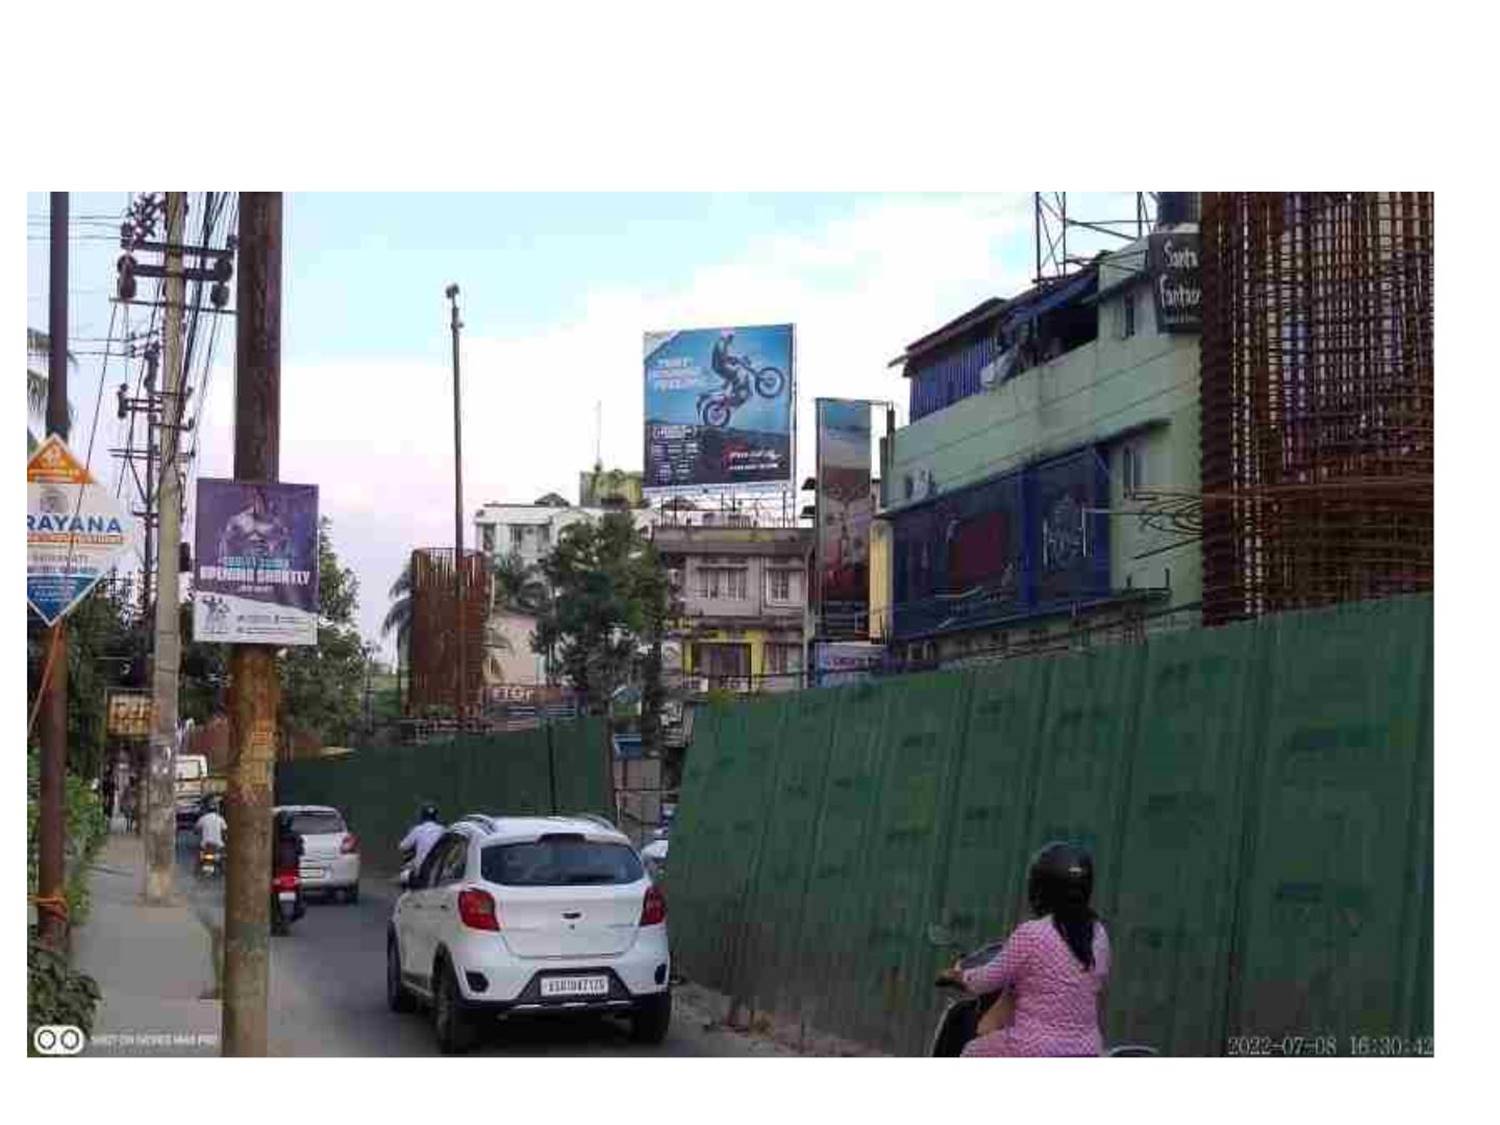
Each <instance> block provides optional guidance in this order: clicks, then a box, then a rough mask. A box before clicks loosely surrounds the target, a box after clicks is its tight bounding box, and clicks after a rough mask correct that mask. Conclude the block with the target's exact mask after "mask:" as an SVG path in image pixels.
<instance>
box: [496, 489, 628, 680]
mask: <svg viewBox="0 0 1500 1125" xmlns="http://www.w3.org/2000/svg"><path fill="white" fill-rule="evenodd" d="M585 475H586V476H588V475H591V474H585ZM619 510H622V508H621V506H619V505H607V506H604V507H589V508H585V507H574V506H573V505H571V504H569V503H568V502H567V501H566V500H564V499H563V498H562V497H561V496H558V495H557V494H556V493H549V494H548V495H546V496H543V497H541V498H540V499H539V500H537V501H536V502H535V503H534V504H504V503H498V502H493V501H492V502H491V503H488V504H486V505H485V506H484V507H482V508H480V509H479V511H478V512H476V513H475V515H474V531H475V538H476V540H477V541H478V543H479V547H480V550H482V551H484V553H485V554H487V555H489V556H490V557H491V559H493V560H496V561H498V560H499V559H501V558H504V557H506V556H513V557H514V558H515V559H516V560H518V561H519V563H520V565H521V568H522V569H523V570H531V571H533V572H535V571H536V570H538V568H540V566H541V564H542V560H543V559H545V558H546V557H547V556H548V555H549V554H550V553H551V552H552V549H553V547H555V546H556V545H557V541H558V539H559V538H560V537H561V536H562V533H563V530H564V529H565V528H567V527H569V526H570V525H572V524H575V523H579V522H580V521H585V520H597V519H600V518H602V517H603V516H604V515H606V514H607V513H608V512H611V511H619ZM630 515H631V516H632V518H633V519H634V520H635V524H636V526H637V527H639V528H641V529H642V530H645V529H647V528H649V527H650V526H651V525H652V524H653V523H654V522H655V520H656V516H657V513H656V512H655V511H653V510H651V509H649V508H637V509H632V510H630ZM533 580H534V581H538V582H540V581H542V578H541V576H540V574H538V573H533ZM535 628H536V617H535V615H534V614H530V613H527V612H525V611H524V610H522V609H520V608H518V607H517V606H514V605H507V604H505V603H504V602H502V601H501V600H499V599H498V598H497V599H496V602H495V604H494V605H493V606H492V607H491V610H490V619H489V625H488V629H487V633H488V641H489V648H488V652H487V654H486V660H485V685H486V687H493V686H497V685H499V684H543V683H546V678H547V669H546V662H545V661H544V659H543V658H542V657H541V656H538V655H537V654H536V653H533V652H532V651H531V635H532V632H533V631H534V630H535Z"/></svg>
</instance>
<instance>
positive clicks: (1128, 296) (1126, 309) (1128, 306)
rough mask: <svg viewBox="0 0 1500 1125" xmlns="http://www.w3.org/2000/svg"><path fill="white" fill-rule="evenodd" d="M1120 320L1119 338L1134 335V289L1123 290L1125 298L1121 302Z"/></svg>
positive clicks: (1126, 338) (1124, 338) (1128, 337)
mask: <svg viewBox="0 0 1500 1125" xmlns="http://www.w3.org/2000/svg"><path fill="white" fill-rule="evenodd" d="M1120 308H1121V315H1122V320H1121V324H1120V338H1121V339H1122V340H1128V339H1130V337H1132V336H1134V335H1135V290H1134V289H1127V290H1125V300H1124V301H1123V302H1121V305H1120Z"/></svg>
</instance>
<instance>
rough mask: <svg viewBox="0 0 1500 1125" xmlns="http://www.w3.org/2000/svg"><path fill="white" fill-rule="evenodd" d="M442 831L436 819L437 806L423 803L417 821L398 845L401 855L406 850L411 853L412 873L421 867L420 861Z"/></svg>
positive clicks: (441, 826) (425, 856) (439, 822)
mask: <svg viewBox="0 0 1500 1125" xmlns="http://www.w3.org/2000/svg"><path fill="white" fill-rule="evenodd" d="M443 832H444V828H443V825H442V822H441V821H439V820H438V811H437V806H436V805H431V804H429V805H423V806H422V811H421V813H420V814H419V815H418V818H417V823H416V824H415V825H414V826H413V828H412V830H411V831H410V832H408V833H407V834H406V835H405V836H403V837H402V838H401V843H400V844H399V845H398V847H399V849H400V851H401V854H402V855H405V854H406V853H407V852H410V853H411V855H412V860H411V868H410V870H411V871H412V873H413V874H415V873H416V872H417V871H418V870H420V869H421V867H422V861H423V860H424V859H426V858H427V853H428V852H429V851H430V850H431V849H432V845H433V844H435V843H437V840H438V837H440V836H441V835H442V834H443Z"/></svg>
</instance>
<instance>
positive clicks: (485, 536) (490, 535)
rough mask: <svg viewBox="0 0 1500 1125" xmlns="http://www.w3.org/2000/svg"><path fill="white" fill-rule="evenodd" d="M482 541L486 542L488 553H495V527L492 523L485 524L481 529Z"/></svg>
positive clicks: (485, 548) (485, 546) (486, 551)
mask: <svg viewBox="0 0 1500 1125" xmlns="http://www.w3.org/2000/svg"><path fill="white" fill-rule="evenodd" d="M479 536H480V541H481V542H482V543H483V544H484V550H485V553H486V554H491V555H492V554H494V553H495V528H494V525H492V524H485V525H484V526H483V527H481V528H480V529H479Z"/></svg>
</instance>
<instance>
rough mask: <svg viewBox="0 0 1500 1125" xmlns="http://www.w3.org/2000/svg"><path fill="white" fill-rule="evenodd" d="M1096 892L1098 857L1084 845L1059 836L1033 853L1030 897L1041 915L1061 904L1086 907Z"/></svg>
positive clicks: (1029, 873) (1028, 894)
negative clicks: (1095, 860) (1091, 853)
mask: <svg viewBox="0 0 1500 1125" xmlns="http://www.w3.org/2000/svg"><path fill="white" fill-rule="evenodd" d="M1093 893H1094V860H1093V858H1092V857H1091V856H1090V855H1089V853H1088V851H1087V850H1085V849H1084V848H1081V847H1079V846H1077V845H1076V844H1069V843H1064V842H1063V841H1060V840H1058V841H1053V842H1052V843H1050V844H1046V845H1044V846H1043V847H1042V849H1041V850H1040V851H1039V852H1037V853H1036V855H1034V856H1032V857H1031V869H1030V870H1029V871H1028V872H1027V873H1026V897H1027V898H1028V899H1029V900H1030V901H1031V909H1032V910H1034V911H1036V913H1037V915H1038V917H1040V916H1042V915H1046V914H1055V913H1057V911H1058V908H1059V907H1069V906H1071V907H1073V908H1075V909H1078V908H1082V907H1086V906H1088V902H1089V896H1090V895H1092V894H1093Z"/></svg>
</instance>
